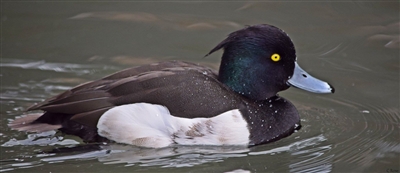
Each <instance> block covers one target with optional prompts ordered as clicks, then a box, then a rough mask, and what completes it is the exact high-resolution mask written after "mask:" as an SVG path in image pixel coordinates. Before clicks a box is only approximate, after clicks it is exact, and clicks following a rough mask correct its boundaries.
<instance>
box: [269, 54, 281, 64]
mask: <svg viewBox="0 0 400 173" xmlns="http://www.w3.org/2000/svg"><path fill="white" fill-rule="evenodd" d="M271 59H272V61H275V62H278V61H279V60H281V56H280V55H279V54H277V53H274V54H273V55H272V56H271Z"/></svg>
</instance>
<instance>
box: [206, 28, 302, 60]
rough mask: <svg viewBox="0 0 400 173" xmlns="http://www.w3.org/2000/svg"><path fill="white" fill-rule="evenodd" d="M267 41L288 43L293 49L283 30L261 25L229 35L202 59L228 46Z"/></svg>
mask: <svg viewBox="0 0 400 173" xmlns="http://www.w3.org/2000/svg"><path fill="white" fill-rule="evenodd" d="M268 39H270V40H274V41H278V42H282V44H287V43H290V44H291V47H293V49H294V45H293V43H292V41H291V40H290V38H289V36H288V35H287V34H286V33H285V32H284V31H283V30H281V29H279V28H277V27H275V26H272V25H268V24H261V25H252V26H246V27H245V28H243V29H241V30H238V31H235V32H233V33H230V34H229V35H228V37H227V38H226V39H225V40H223V41H222V42H221V43H219V44H218V45H217V46H216V47H214V48H213V49H212V50H211V51H210V52H209V53H208V54H206V55H205V56H204V57H207V56H208V55H210V54H212V53H214V52H215V51H218V50H219V49H221V48H226V47H227V46H228V45H230V44H233V43H238V42H241V41H247V42H248V41H250V40H254V41H255V40H265V41H268Z"/></svg>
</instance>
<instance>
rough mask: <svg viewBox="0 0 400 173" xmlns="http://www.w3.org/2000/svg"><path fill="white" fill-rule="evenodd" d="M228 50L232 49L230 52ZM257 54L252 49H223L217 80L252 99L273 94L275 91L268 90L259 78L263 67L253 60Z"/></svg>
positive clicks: (261, 98)
mask: <svg viewBox="0 0 400 173" xmlns="http://www.w3.org/2000/svg"><path fill="white" fill-rule="evenodd" d="M230 50H234V51H233V52H230ZM235 50H236V51H235ZM257 56H258V55H257V53H254V52H252V51H241V52H240V51H237V49H228V50H227V49H225V51H224V54H223V56H222V60H221V65H220V68H219V77H218V79H219V81H221V82H222V83H224V84H225V85H226V86H228V87H229V88H230V89H232V90H233V91H235V92H237V93H239V94H240V95H243V96H245V97H247V98H249V99H252V100H266V99H267V98H269V97H272V96H274V95H275V94H276V93H271V92H268V89H267V87H266V86H267V81H265V80H263V79H262V78H260V73H262V72H263V71H262V68H263V67H261V65H260V64H259V63H257V62H253V61H257V58H255V57H257ZM258 65H260V67H258ZM261 75H262V74H261Z"/></svg>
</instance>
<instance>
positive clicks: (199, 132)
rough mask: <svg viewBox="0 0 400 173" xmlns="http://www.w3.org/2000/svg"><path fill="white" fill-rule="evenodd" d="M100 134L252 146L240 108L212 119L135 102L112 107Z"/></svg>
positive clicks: (134, 141)
mask: <svg viewBox="0 0 400 173" xmlns="http://www.w3.org/2000/svg"><path fill="white" fill-rule="evenodd" d="M97 128H98V133H99V135H100V136H102V137H105V138H107V139H110V140H113V141H115V142H118V143H124V144H130V145H136V146H142V147H153V148H161V147H166V146H169V145H172V144H180V145H248V144H249V136H250V132H249V130H248V127H247V122H246V121H245V120H244V119H243V118H242V115H241V113H240V112H239V110H237V109H234V110H230V111H227V112H224V113H222V114H220V115H217V116H215V117H212V118H193V119H189V118H180V117H174V116H173V115H171V114H170V113H169V111H168V109H167V108H166V107H164V106H161V105H155V104H149V103H135V104H129V105H122V106H118V107H115V108H112V109H110V110H108V111H107V112H105V113H104V114H103V115H102V116H101V117H100V119H99V122H98V124H97Z"/></svg>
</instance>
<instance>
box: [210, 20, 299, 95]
mask: <svg viewBox="0 0 400 173" xmlns="http://www.w3.org/2000/svg"><path fill="white" fill-rule="evenodd" d="M221 48H223V49H224V54H223V56H222V61H221V66H220V69H219V80H220V81H221V82H222V83H224V84H225V85H227V86H228V87H229V88H231V89H232V90H234V91H235V92H237V93H239V94H241V95H243V96H245V97H248V98H251V99H254V100H265V99H267V98H270V97H272V96H274V95H276V93H277V92H279V91H282V90H285V89H287V88H288V87H289V86H288V85H287V84H286V82H287V80H288V79H289V78H290V77H291V75H293V70H294V63H295V61H296V53H295V49H294V45H293V43H292V41H291V39H290V38H289V37H288V35H287V34H286V33H284V32H283V31H282V30H281V29H279V28H276V27H274V26H271V25H255V26H248V27H246V28H244V29H242V30H239V31H236V32H233V33H231V34H229V36H228V38H226V39H225V40H224V41H222V42H221V43H220V44H218V45H217V46H216V47H215V48H214V49H213V50H211V51H210V53H209V54H211V53H213V52H214V51H217V50H219V49H221ZM209 54H207V55H209ZM273 54H279V55H280V60H279V61H273V60H272V59H271V56H272V55H273Z"/></svg>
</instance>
